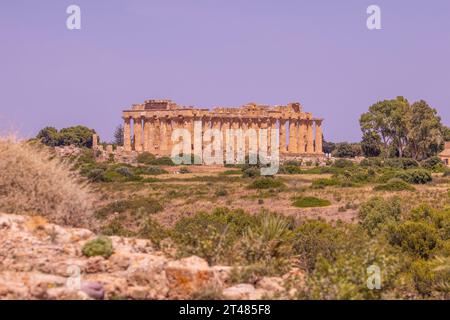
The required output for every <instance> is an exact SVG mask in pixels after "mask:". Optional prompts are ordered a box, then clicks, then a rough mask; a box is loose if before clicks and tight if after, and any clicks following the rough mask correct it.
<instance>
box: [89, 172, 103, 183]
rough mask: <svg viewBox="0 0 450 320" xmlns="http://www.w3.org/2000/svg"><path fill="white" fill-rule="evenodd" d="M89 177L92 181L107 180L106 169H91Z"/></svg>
mask: <svg viewBox="0 0 450 320" xmlns="http://www.w3.org/2000/svg"><path fill="white" fill-rule="evenodd" d="M87 178H88V179H89V181H92V182H105V181H106V178H105V170H102V169H92V170H90V171H89V173H88V175H87Z"/></svg>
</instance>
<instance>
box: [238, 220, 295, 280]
mask: <svg viewBox="0 0 450 320" xmlns="http://www.w3.org/2000/svg"><path fill="white" fill-rule="evenodd" d="M255 220H256V221H255V223H254V224H252V225H250V226H249V227H248V229H247V231H246V232H245V235H244V237H243V239H242V240H241V241H240V246H239V249H240V253H241V255H242V257H243V258H244V261H245V262H246V265H254V266H255V265H256V266H257V265H260V266H263V267H264V268H261V269H260V272H258V273H259V275H260V276H262V275H278V274H283V273H285V272H286V271H288V269H289V266H290V259H291V255H292V253H293V252H292V251H293V248H292V236H293V233H292V224H291V223H290V221H289V220H288V219H286V218H284V217H283V216H280V215H277V214H271V213H262V214H260V215H259V216H258V217H257V218H256V219H255ZM261 272H263V274H261Z"/></svg>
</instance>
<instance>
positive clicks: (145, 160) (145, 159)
mask: <svg viewBox="0 0 450 320" xmlns="http://www.w3.org/2000/svg"><path fill="white" fill-rule="evenodd" d="M155 159H156V157H155V156H154V155H153V154H151V153H149V152H142V153H140V154H138V156H137V158H136V160H137V162H138V163H142V164H152V162H153V161H154V160H155Z"/></svg>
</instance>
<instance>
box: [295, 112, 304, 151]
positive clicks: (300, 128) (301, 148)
mask: <svg viewBox="0 0 450 320" xmlns="http://www.w3.org/2000/svg"><path fill="white" fill-rule="evenodd" d="M297 146H298V147H297V149H298V150H297V152H298V153H305V152H306V123H305V121H304V120H302V119H300V120H298V144H297Z"/></svg>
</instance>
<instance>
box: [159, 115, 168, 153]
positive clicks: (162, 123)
mask: <svg viewBox="0 0 450 320" xmlns="http://www.w3.org/2000/svg"><path fill="white" fill-rule="evenodd" d="M159 134H160V138H159V139H160V145H159V154H160V155H161V156H165V155H167V152H168V151H167V147H168V146H167V144H168V141H167V119H166V118H160V119H159Z"/></svg>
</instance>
